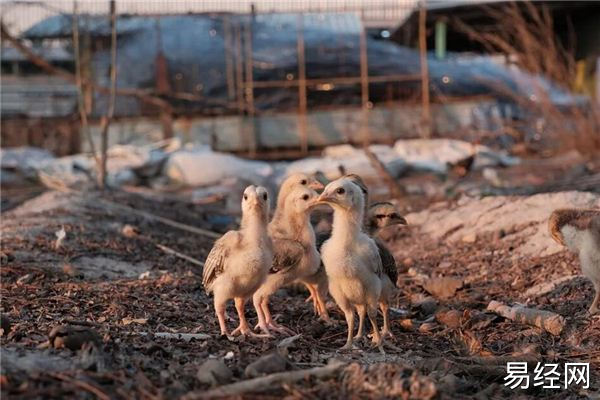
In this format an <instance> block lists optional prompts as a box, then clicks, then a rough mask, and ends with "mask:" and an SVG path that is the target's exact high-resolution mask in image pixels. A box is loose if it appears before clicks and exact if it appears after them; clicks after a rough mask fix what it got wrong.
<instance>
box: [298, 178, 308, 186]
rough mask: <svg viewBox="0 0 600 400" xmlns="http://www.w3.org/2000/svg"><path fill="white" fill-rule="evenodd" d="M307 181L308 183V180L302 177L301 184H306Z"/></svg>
mask: <svg viewBox="0 0 600 400" xmlns="http://www.w3.org/2000/svg"><path fill="white" fill-rule="evenodd" d="M307 183H308V182H306V179H302V180H301V181H300V184H301V185H306V184H307Z"/></svg>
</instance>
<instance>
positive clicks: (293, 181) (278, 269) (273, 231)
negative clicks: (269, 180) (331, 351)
mask: <svg viewBox="0 0 600 400" xmlns="http://www.w3.org/2000/svg"><path fill="white" fill-rule="evenodd" d="M298 175H299V174H296V175H292V176H291V177H289V178H288V179H286V181H284V183H283V185H282V188H281V190H280V194H279V198H278V202H277V203H278V210H277V211H276V212H275V215H274V217H273V220H272V221H271V223H270V224H269V229H268V231H269V236H270V238H271V240H272V243H273V251H274V258H273V264H272V267H271V269H270V270H269V274H268V275H267V277H266V280H265V282H264V283H263V284H262V285H261V287H260V288H259V289H258V290H257V291H256V293H255V294H254V296H253V303H254V307H255V309H256V310H257V313H258V314H259V326H260V328H261V329H262V330H263V331H264V332H266V333H268V332H269V329H274V330H277V331H280V332H284V333H288V332H289V331H288V330H287V329H286V328H284V327H281V326H279V325H278V324H276V323H275V321H273V319H272V317H271V313H270V310H269V306H268V302H269V298H270V296H271V295H273V293H275V292H276V291H277V290H278V289H279V288H281V287H284V286H287V285H289V284H291V283H293V282H303V280H304V279H305V278H308V277H311V276H312V275H314V274H315V273H316V272H317V271H318V269H319V262H320V257H319V253H318V252H317V250H316V247H315V233H314V230H313V228H312V225H311V223H310V206H311V204H312V202H313V201H314V199H315V198H316V196H317V193H316V192H315V191H314V190H312V189H311V188H310V187H309V186H310V184H311V183H312V181H311V180H310V179H305V178H307V177H305V176H302V175H300V176H298ZM299 177H301V179H298V178H299Z"/></svg>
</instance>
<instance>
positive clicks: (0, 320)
mask: <svg viewBox="0 0 600 400" xmlns="http://www.w3.org/2000/svg"><path fill="white" fill-rule="evenodd" d="M0 329H2V336H6V335H8V333H9V332H10V330H11V329H12V324H11V321H10V318H8V315H5V314H1V315H0Z"/></svg>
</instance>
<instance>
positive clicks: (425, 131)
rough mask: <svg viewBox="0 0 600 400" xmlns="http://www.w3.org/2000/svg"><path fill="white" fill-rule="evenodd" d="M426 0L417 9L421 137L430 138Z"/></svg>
mask: <svg viewBox="0 0 600 400" xmlns="http://www.w3.org/2000/svg"><path fill="white" fill-rule="evenodd" d="M425 7H426V0H422V1H421V3H420V8H419V53H420V59H421V107H422V110H421V136H422V137H423V138H430V137H431V128H430V121H431V111H430V110H429V68H428V66H427V26H426V17H427V9H426V8H425Z"/></svg>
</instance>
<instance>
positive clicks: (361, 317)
mask: <svg viewBox="0 0 600 400" xmlns="http://www.w3.org/2000/svg"><path fill="white" fill-rule="evenodd" d="M356 311H357V312H358V332H357V333H356V336H354V340H358V339H362V337H363V333H364V330H365V315H366V314H367V309H366V307H365V306H363V305H357V306H356Z"/></svg>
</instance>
